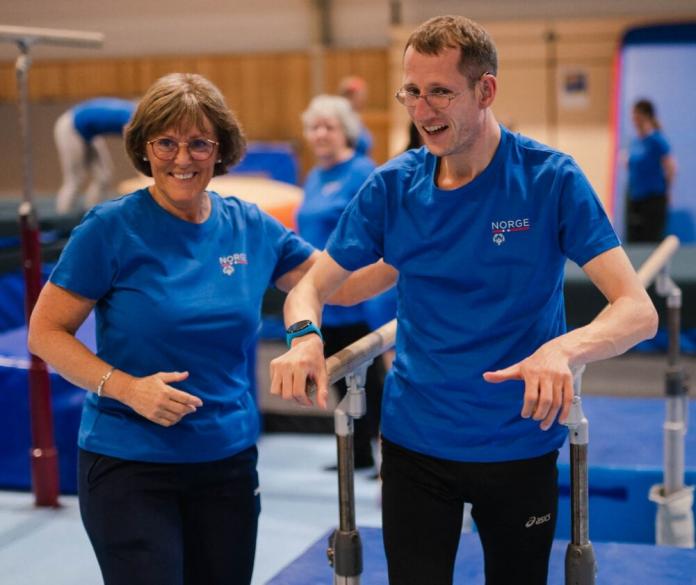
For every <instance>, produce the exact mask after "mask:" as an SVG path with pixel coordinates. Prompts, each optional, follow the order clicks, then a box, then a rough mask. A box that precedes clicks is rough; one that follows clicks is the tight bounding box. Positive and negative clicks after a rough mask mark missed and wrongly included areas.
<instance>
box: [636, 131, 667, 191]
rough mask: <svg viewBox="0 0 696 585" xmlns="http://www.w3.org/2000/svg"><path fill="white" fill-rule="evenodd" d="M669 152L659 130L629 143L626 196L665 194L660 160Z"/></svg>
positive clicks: (664, 182) (663, 173)
mask: <svg viewBox="0 0 696 585" xmlns="http://www.w3.org/2000/svg"><path fill="white" fill-rule="evenodd" d="M669 151H670V148H669V144H668V143H667V140H665V137H664V135H663V134H662V132H660V131H659V130H655V131H654V132H651V133H650V134H648V135H647V136H644V137H642V138H636V139H635V140H633V141H632V142H631V148H630V153H629V157H628V196H629V197H630V198H631V199H644V198H645V197H649V196H651V195H663V194H665V193H666V192H667V180H666V178H665V171H664V168H663V167H662V159H663V158H664V157H665V156H667V155H668V154H669Z"/></svg>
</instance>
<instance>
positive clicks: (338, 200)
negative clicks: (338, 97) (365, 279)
mask: <svg viewBox="0 0 696 585" xmlns="http://www.w3.org/2000/svg"><path fill="white" fill-rule="evenodd" d="M374 168H375V163H374V162H373V161H372V159H370V158H368V157H366V156H361V155H358V154H356V155H355V156H353V157H351V158H350V159H348V160H346V161H343V162H340V163H338V164H337V165H334V166H332V167H331V168H329V169H324V168H322V167H314V168H313V169H312V170H311V171H310V172H309V174H308V175H307V180H306V182H305V186H304V199H303V201H302V205H301V206H300V208H299V209H298V211H297V230H298V232H299V234H300V235H301V236H302V237H303V238H304V239H305V240H307V241H308V242H309V243H310V244H312V246H314V247H315V248H318V249H323V248H324V247H325V246H326V241H327V240H328V239H329V236H330V235H331V232H332V231H333V230H334V228H335V227H336V224H337V223H338V220H339V218H340V217H341V213H343V210H344V209H345V208H346V205H348V203H350V201H351V200H352V199H353V197H355V195H356V193H357V192H358V191H359V190H360V187H362V184H363V183H364V182H365V180H366V179H367V177H369V176H370V173H371V172H372V171H373V170H374ZM364 320H365V315H364V314H363V304H362V303H361V304H358V305H353V306H352V307H338V306H334V305H327V306H326V307H324V313H323V317H322V325H328V326H333V327H337V326H341V325H350V324H353V323H361V322H363V321H364Z"/></svg>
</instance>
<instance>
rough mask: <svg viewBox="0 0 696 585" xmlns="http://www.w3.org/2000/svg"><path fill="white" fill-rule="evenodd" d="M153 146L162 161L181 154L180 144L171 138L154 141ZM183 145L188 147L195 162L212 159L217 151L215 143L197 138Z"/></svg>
mask: <svg viewBox="0 0 696 585" xmlns="http://www.w3.org/2000/svg"><path fill="white" fill-rule="evenodd" d="M151 144H152V149H153V151H154V153H155V155H156V156H157V158H160V159H162V160H172V159H174V158H176V155H177V153H178V152H179V146H180V144H179V143H178V142H177V141H176V140H172V139H171V138H159V139H157V140H153V141H152V143H151ZM181 145H182V146H183V145H186V147H187V148H188V151H189V154H190V155H191V158H192V159H194V160H206V159H208V158H210V156H211V155H212V154H213V150H214V149H215V142H212V141H210V140H206V139H203V138H197V139H195V140H191V141H190V142H182V143H181Z"/></svg>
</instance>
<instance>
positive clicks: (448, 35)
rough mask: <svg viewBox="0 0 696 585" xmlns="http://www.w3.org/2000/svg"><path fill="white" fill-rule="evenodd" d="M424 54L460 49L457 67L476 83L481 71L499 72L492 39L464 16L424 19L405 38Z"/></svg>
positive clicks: (471, 81)
mask: <svg viewBox="0 0 696 585" xmlns="http://www.w3.org/2000/svg"><path fill="white" fill-rule="evenodd" d="M409 47H413V49H414V50H415V51H417V52H418V53H422V54H424V55H439V54H440V53H442V52H443V51H444V50H445V49H448V48H450V49H459V50H460V60H459V70H460V71H461V72H462V74H463V75H465V76H466V77H467V78H468V79H469V82H470V83H471V84H472V86H473V84H475V83H476V82H477V81H478V80H479V79H480V78H481V76H482V75H483V74H484V73H492V74H493V75H496V74H497V73H498V52H497V51H496V48H495V44H494V43H493V39H492V38H491V36H490V35H489V34H488V32H487V31H486V29H484V28H483V27H482V26H481V25H480V24H478V23H477V22H474V21H473V20H470V19H468V18H465V17H464V16H436V17H434V18H431V19H430V20H427V21H425V22H424V23H423V24H421V25H420V26H419V27H418V28H417V29H416V30H414V31H413V32H412V33H411V36H410V37H409V38H408V41H406V47H405V48H404V51H405V50H406V49H408V48H409Z"/></svg>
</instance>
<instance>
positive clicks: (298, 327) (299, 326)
mask: <svg viewBox="0 0 696 585" xmlns="http://www.w3.org/2000/svg"><path fill="white" fill-rule="evenodd" d="M311 324H312V322H311V321H310V320H308V319H305V320H304V321H298V322H297V323H293V324H292V325H290V327H288V333H297V332H298V331H302V330H303V329H305V328H307V327H309V326H310V325H311Z"/></svg>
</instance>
